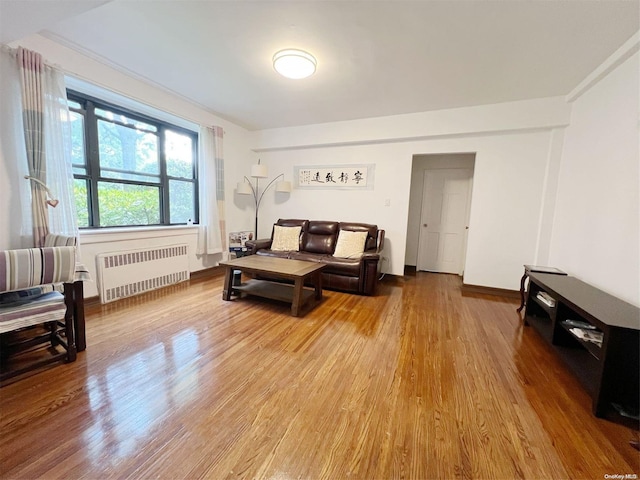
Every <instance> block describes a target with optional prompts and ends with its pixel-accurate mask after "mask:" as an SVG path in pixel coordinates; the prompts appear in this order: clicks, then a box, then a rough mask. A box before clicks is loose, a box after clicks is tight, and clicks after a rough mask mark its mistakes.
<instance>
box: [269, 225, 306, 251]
mask: <svg viewBox="0 0 640 480" xmlns="http://www.w3.org/2000/svg"><path fill="white" fill-rule="evenodd" d="M301 230H302V227H281V226H280V225H274V226H273V242H271V250H276V251H281V252H283V251H294V252H297V251H298V250H300V231H301Z"/></svg>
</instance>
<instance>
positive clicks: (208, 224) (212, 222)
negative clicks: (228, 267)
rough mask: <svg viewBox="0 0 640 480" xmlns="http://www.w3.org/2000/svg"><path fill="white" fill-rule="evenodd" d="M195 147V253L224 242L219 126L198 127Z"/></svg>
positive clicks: (216, 249)
mask: <svg viewBox="0 0 640 480" xmlns="http://www.w3.org/2000/svg"><path fill="white" fill-rule="evenodd" d="M198 150H199V151H198V181H199V188H200V192H199V193H200V226H199V231H198V247H197V249H196V253H197V254H198V255H211V254H216V253H221V252H223V251H224V248H225V245H226V243H225V238H224V237H225V236H226V234H225V231H224V230H225V229H224V189H223V186H224V176H223V172H224V170H223V168H224V167H223V165H224V164H223V163H222V162H223V157H222V128H220V127H213V128H211V127H200V134H199V138H198ZM221 214H222V215H221Z"/></svg>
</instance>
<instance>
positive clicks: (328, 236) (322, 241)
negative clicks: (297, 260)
mask: <svg viewBox="0 0 640 480" xmlns="http://www.w3.org/2000/svg"><path fill="white" fill-rule="evenodd" d="M337 237H338V222H324V221H310V222H309V227H308V228H307V233H306V235H304V236H303V239H302V248H301V250H303V251H305V252H309V253H321V254H326V255H332V254H333V251H334V250H335V248H336V239H337Z"/></svg>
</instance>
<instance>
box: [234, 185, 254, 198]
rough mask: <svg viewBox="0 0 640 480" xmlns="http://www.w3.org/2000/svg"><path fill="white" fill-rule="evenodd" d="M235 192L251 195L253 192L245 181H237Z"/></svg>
mask: <svg viewBox="0 0 640 480" xmlns="http://www.w3.org/2000/svg"><path fill="white" fill-rule="evenodd" d="M236 192H238V193H239V194H240V195H251V194H252V193H253V190H251V185H249V184H248V183H247V182H238V186H237V188H236Z"/></svg>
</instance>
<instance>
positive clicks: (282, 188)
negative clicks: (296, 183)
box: [276, 180, 291, 192]
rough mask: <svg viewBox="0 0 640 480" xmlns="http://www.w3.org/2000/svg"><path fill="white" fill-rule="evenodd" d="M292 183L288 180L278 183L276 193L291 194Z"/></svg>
mask: <svg viewBox="0 0 640 480" xmlns="http://www.w3.org/2000/svg"><path fill="white" fill-rule="evenodd" d="M290 191H291V182H289V181H288V180H281V181H279V182H277V183H276V192H290Z"/></svg>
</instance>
